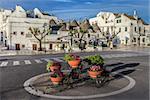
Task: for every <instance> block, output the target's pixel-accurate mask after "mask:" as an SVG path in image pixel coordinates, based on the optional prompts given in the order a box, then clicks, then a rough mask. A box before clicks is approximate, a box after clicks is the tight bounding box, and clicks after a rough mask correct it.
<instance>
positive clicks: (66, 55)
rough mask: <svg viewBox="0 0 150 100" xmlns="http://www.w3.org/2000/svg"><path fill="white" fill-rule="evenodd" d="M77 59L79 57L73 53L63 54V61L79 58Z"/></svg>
mask: <svg viewBox="0 0 150 100" xmlns="http://www.w3.org/2000/svg"><path fill="white" fill-rule="evenodd" d="M79 59H80V57H79V56H76V55H73V54H65V56H64V60H65V61H72V60H79Z"/></svg>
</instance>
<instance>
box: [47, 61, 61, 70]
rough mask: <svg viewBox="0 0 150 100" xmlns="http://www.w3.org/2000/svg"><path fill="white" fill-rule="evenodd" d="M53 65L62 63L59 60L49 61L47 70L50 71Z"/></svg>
mask: <svg viewBox="0 0 150 100" xmlns="http://www.w3.org/2000/svg"><path fill="white" fill-rule="evenodd" d="M51 66H60V64H59V63H58V62H54V61H49V62H48V63H47V65H46V70H47V71H50V67H51Z"/></svg>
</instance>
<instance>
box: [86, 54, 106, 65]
mask: <svg viewBox="0 0 150 100" xmlns="http://www.w3.org/2000/svg"><path fill="white" fill-rule="evenodd" d="M84 61H87V62H88V63H89V64H91V65H100V66H103V64H104V59H103V58H102V57H101V56H100V55H91V56H88V57H86V58H85V59H84Z"/></svg>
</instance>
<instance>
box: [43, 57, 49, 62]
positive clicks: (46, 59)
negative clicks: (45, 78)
mask: <svg viewBox="0 0 150 100" xmlns="http://www.w3.org/2000/svg"><path fill="white" fill-rule="evenodd" d="M42 60H45V61H46V62H49V61H50V59H48V58H43V59H42Z"/></svg>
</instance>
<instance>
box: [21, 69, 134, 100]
mask: <svg viewBox="0 0 150 100" xmlns="http://www.w3.org/2000/svg"><path fill="white" fill-rule="evenodd" d="M64 71H68V70H64ZM45 75H50V73H44V74H41V75H38V76H35V77H32V78H30V79H28V80H27V81H25V83H24V85H23V86H24V89H25V90H26V91H27V92H29V93H31V94H33V95H36V96H40V97H46V98H51V99H68V100H70V99H79V100H80V99H92V98H100V97H107V96H112V95H117V94H120V93H123V92H126V91H128V90H130V89H132V88H133V87H134V86H135V84H136V81H135V80H134V79H133V78H131V77H129V76H126V75H121V76H123V77H124V78H126V79H127V80H128V81H129V84H128V85H127V86H125V87H123V88H121V89H119V90H116V91H113V92H109V93H102V94H95V95H85V96H56V95H50V94H44V93H43V92H42V91H39V90H37V89H35V88H33V87H32V86H31V85H32V84H33V82H34V81H35V80H37V79H38V78H41V77H44V76H45Z"/></svg>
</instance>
